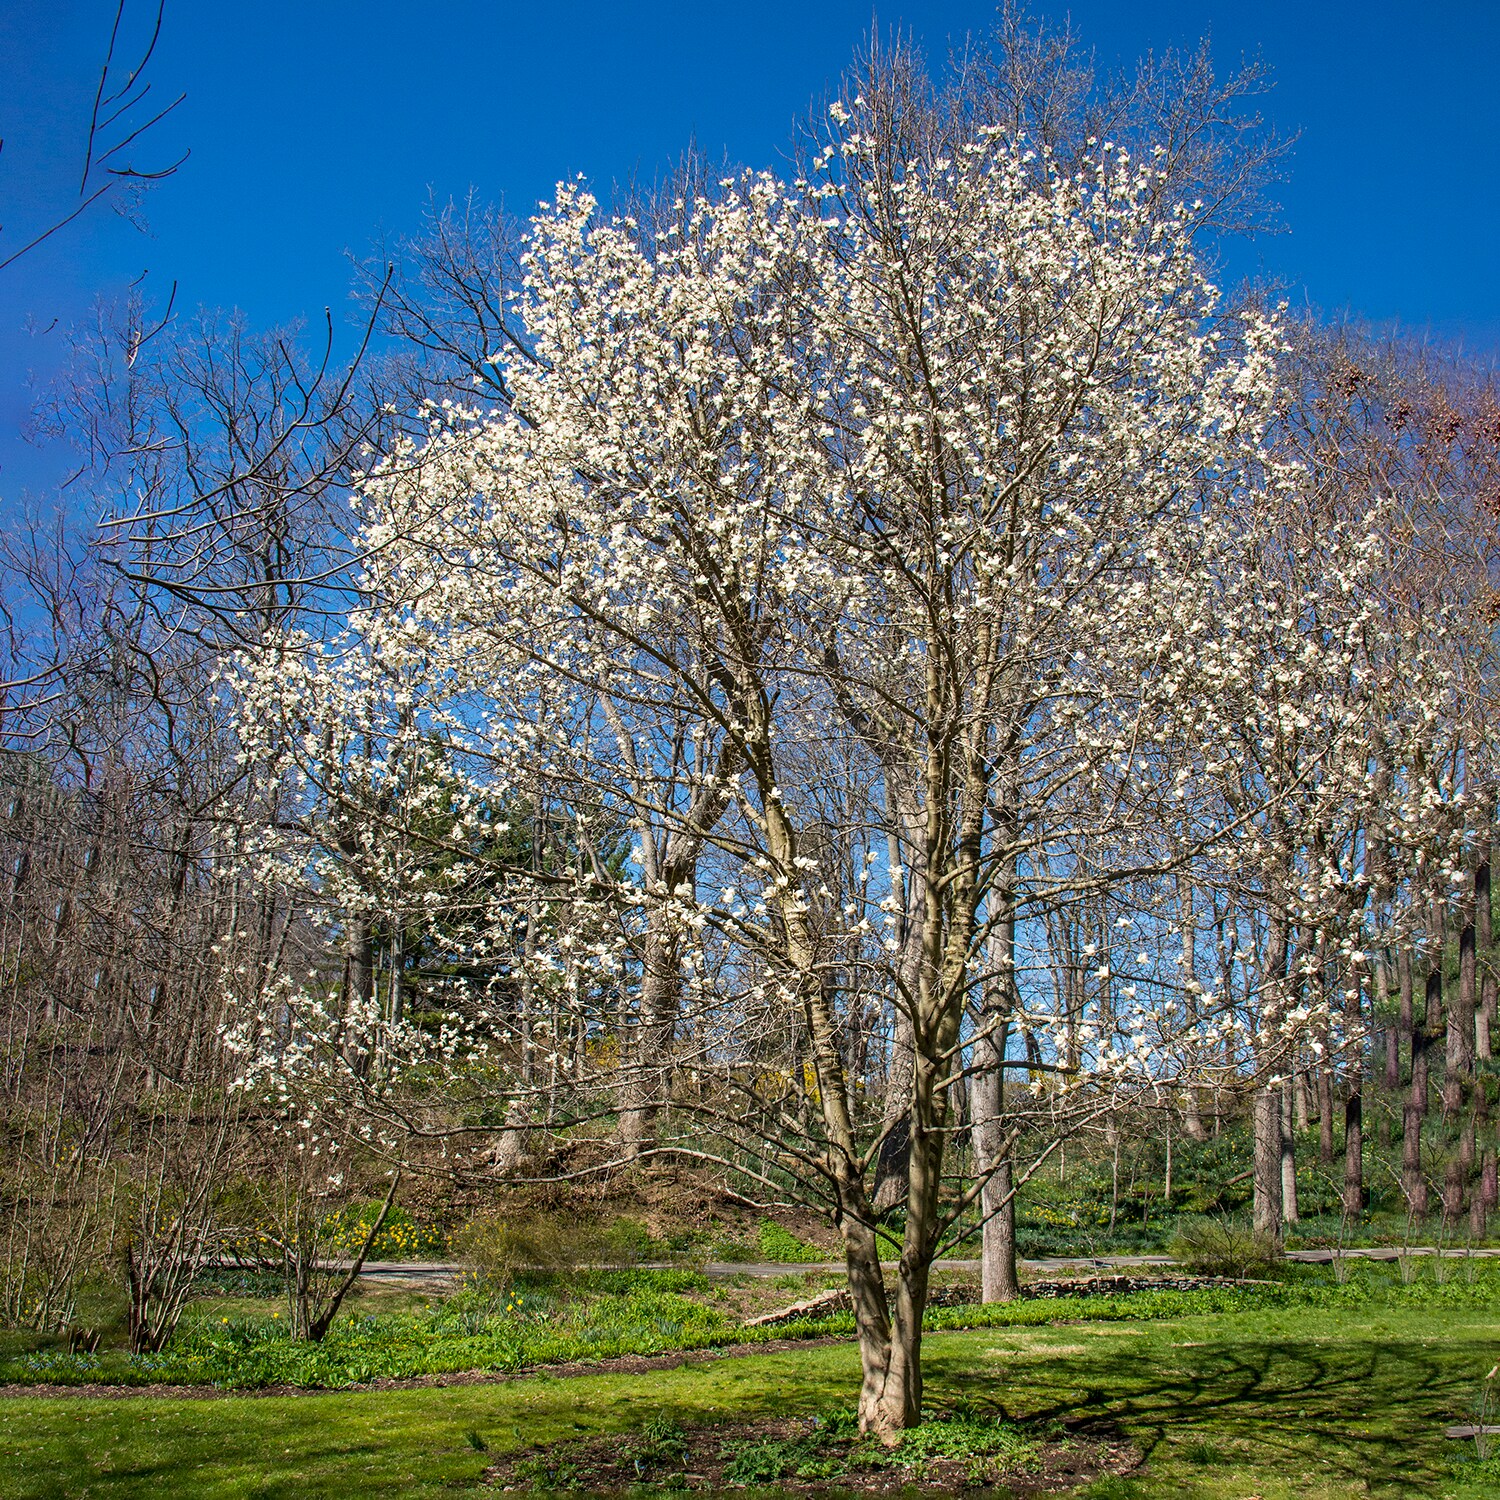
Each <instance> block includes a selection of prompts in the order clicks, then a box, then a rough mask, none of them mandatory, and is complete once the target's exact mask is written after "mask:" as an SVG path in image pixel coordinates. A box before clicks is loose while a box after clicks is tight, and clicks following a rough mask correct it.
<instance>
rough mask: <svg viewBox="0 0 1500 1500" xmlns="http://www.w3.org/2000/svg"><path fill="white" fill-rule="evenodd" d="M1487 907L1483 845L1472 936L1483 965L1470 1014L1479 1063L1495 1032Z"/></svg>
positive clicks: (1487, 870) (1485, 1059) (1487, 854)
mask: <svg viewBox="0 0 1500 1500" xmlns="http://www.w3.org/2000/svg"><path fill="white" fill-rule="evenodd" d="M1490 910H1491V908H1490V851H1489V846H1488V845H1486V846H1485V851H1484V858H1483V859H1481V860H1480V862H1479V866H1478V868H1477V869H1476V870H1475V871H1474V939H1475V946H1476V948H1477V949H1478V953H1477V957H1478V959H1479V962H1480V964H1481V965H1482V967H1483V977H1482V979H1481V981H1480V998H1479V1008H1478V1010H1477V1011H1476V1012H1475V1013H1474V1054H1475V1056H1476V1057H1478V1058H1479V1060H1480V1061H1481V1062H1488V1061H1489V1060H1490V1057H1491V1055H1492V1053H1491V1050H1490V1049H1491V1046H1492V1039H1493V1037H1494V1033H1495V975H1494V970H1493V968H1492V967H1491V965H1492V962H1493V957H1492V954H1491V952H1490V949H1491V946H1492V936H1491V923H1490Z"/></svg>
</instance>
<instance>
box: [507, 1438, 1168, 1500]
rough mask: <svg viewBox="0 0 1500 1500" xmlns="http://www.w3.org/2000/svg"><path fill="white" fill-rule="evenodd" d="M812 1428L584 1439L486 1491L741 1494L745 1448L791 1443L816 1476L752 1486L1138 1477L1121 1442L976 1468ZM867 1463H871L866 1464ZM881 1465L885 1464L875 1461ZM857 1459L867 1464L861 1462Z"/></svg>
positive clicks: (531, 1453)
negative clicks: (732, 1471) (888, 1450)
mask: <svg viewBox="0 0 1500 1500" xmlns="http://www.w3.org/2000/svg"><path fill="white" fill-rule="evenodd" d="M818 1431H819V1427H818V1423H817V1422H816V1421H815V1420H814V1419H811V1418H806V1419H796V1420H780V1421H762V1422H755V1423H747V1422H733V1423H731V1422H726V1423H719V1424H715V1425H713V1426H704V1427H688V1428H681V1429H678V1432H677V1435H676V1436H675V1437H674V1438H673V1439H671V1440H669V1441H667V1442H666V1443H663V1442H662V1441H661V1440H660V1439H659V1438H657V1439H653V1438H651V1437H649V1436H647V1435H645V1434H639V1435H636V1436H634V1437H629V1438H625V1439H623V1440H622V1439H621V1437H620V1436H619V1435H615V1436H613V1437H600V1438H588V1439H583V1440H579V1441H575V1442H570V1443H561V1444H557V1445H555V1446H553V1447H551V1448H530V1449H526V1450H524V1451H522V1452H518V1453H513V1454H508V1455H507V1456H506V1457H505V1458H504V1459H503V1460H502V1461H501V1462H499V1463H496V1464H493V1465H492V1466H491V1467H490V1468H488V1469H487V1470H485V1475H484V1478H485V1482H486V1483H487V1484H489V1485H491V1486H493V1487H494V1488H496V1489H498V1490H502V1491H506V1490H509V1491H516V1492H521V1493H525V1492H530V1491H537V1490H541V1491H563V1492H570V1491H571V1492H573V1493H575V1494H579V1493H581V1494H586V1495H597V1496H611V1495H622V1494H626V1493H630V1492H633V1493H635V1494H637V1495H638V1494H640V1493H642V1490H643V1488H647V1487H649V1490H648V1492H650V1493H657V1492H664V1491H671V1490H676V1491H686V1492H699V1493H709V1494H721V1493H724V1492H726V1491H733V1490H734V1489H736V1488H739V1487H743V1484H744V1481H741V1483H740V1484H738V1485H737V1484H736V1479H735V1476H733V1475H728V1474H726V1470H728V1469H729V1468H730V1466H731V1465H732V1464H733V1463H734V1462H735V1460H736V1458H737V1457H739V1456H740V1455H741V1454H742V1453H743V1452H744V1450H745V1449H747V1448H751V1447H757V1446H759V1445H763V1444H767V1443H772V1442H780V1443H795V1444H797V1445H798V1451H799V1452H800V1453H801V1454H802V1455H804V1457H803V1459H802V1466H803V1467H806V1466H807V1465H808V1462H809V1460H810V1461H811V1464H812V1466H814V1467H817V1468H819V1469H821V1470H822V1472H819V1473H817V1474H816V1475H811V1474H804V1476H803V1477H799V1476H798V1475H797V1473H796V1471H795V1466H796V1465H797V1460H796V1459H793V1460H791V1462H789V1464H788V1467H787V1469H786V1470H785V1471H784V1472H783V1473H782V1474H781V1475H780V1476H779V1477H776V1478H772V1477H771V1476H770V1475H769V1474H768V1473H767V1474H763V1475H760V1476H757V1478H756V1480H755V1481H754V1483H755V1485H756V1486H758V1487H761V1486H766V1485H774V1486H775V1487H776V1489H777V1490H778V1491H784V1492H787V1493H793V1494H818V1493H825V1492H827V1491H829V1490H833V1491H836V1492H837V1493H839V1494H849V1495H891V1494H898V1493H900V1492H902V1491H906V1492H908V1493H910V1490H911V1487H912V1486H920V1488H921V1493H922V1494H923V1495H965V1496H981V1495H989V1494H994V1493H995V1492H996V1491H997V1490H998V1491H999V1492H1000V1493H1002V1494H1004V1495H1007V1496H1014V1497H1016V1500H1022V1497H1028V1496H1040V1495H1048V1494H1057V1493H1059V1492H1061V1491H1069V1490H1075V1489H1077V1488H1079V1487H1080V1486H1083V1485H1086V1484H1090V1483H1092V1482H1093V1481H1094V1480H1096V1479H1099V1478H1102V1477H1103V1476H1105V1475H1107V1474H1135V1473H1139V1472H1141V1457H1140V1454H1139V1453H1138V1452H1137V1451H1136V1450H1135V1449H1134V1448H1132V1447H1130V1446H1129V1445H1128V1444H1126V1443H1120V1442H1107V1441H1103V1440H1100V1439H1098V1438H1088V1437H1073V1436H1066V1437H1062V1438H1057V1439H1053V1440H1051V1441H1047V1442H1041V1443H1039V1445H1038V1447H1037V1449H1036V1452H1035V1455H1034V1457H1032V1458H1031V1459H1028V1460H1026V1461H1025V1462H1023V1463H1020V1464H1015V1463H1010V1464H1007V1463H1006V1461H1005V1460H1004V1459H1002V1458H998V1457H994V1456H990V1457H980V1458H976V1459H973V1460H954V1459H943V1458H936V1459H927V1460H925V1461H920V1462H918V1463H916V1464H903V1463H901V1462H900V1461H899V1454H895V1455H883V1453H882V1450H879V1449H878V1448H876V1447H875V1446H874V1445H873V1444H870V1443H867V1442H860V1441H857V1440H856V1441H853V1442H851V1441H850V1440H848V1439H842V1440H840V1439H828V1440H826V1441H823V1442H821V1443H820V1442H818V1440H817V1439H818ZM872 1455H873V1457H874V1462H870V1461H869V1460H870V1457H871V1456H872ZM882 1457H884V1461H881V1459H882ZM862 1460H864V1461H862Z"/></svg>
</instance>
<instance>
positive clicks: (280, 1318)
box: [0, 1260, 1500, 1389]
mask: <svg viewBox="0 0 1500 1500" xmlns="http://www.w3.org/2000/svg"><path fill="white" fill-rule="evenodd" d="M707 1289H708V1282H707V1280H706V1278H704V1277H703V1276H701V1275H699V1274H697V1273H694V1272H692V1271H687V1270H670V1271H600V1272H593V1273H589V1274H587V1275H584V1276H581V1277H577V1278H571V1279H570V1281H569V1283H568V1285H567V1286H566V1287H564V1286H561V1285H559V1284H558V1282H556V1281H553V1280H549V1279H545V1278H541V1279H538V1280H537V1281H536V1282H534V1283H522V1282H513V1283H511V1284H509V1285H508V1286H505V1287H503V1288H494V1287H492V1286H491V1285H489V1284H487V1283H485V1282H482V1281H476V1280H471V1281H469V1282H468V1283H467V1284H466V1285H465V1286H464V1287H463V1288H462V1289H461V1290H460V1291H459V1292H457V1293H456V1294H454V1295H452V1296H450V1297H448V1298H446V1299H444V1300H443V1301H441V1302H438V1303H435V1304H433V1305H432V1306H430V1307H426V1308H420V1309H417V1310H413V1311H405V1312H384V1313H374V1314H371V1315H368V1316H357V1315H355V1316H347V1317H344V1318H342V1319H340V1320H339V1321H338V1322H336V1323H335V1324H334V1326H333V1328H332V1329H331V1330H330V1332H329V1334H328V1336H327V1338H326V1339H324V1340H323V1342H322V1343H320V1344H311V1343H307V1342H304V1341H299V1340H297V1339H295V1338H293V1337H292V1336H291V1332H290V1330H289V1329H288V1327H287V1323H286V1318H285V1316H284V1314H283V1313H282V1312H281V1311H280V1310H279V1309H278V1308H275V1307H271V1308H269V1309H268V1310H267V1311H266V1312H264V1313H262V1312H259V1311H246V1310H245V1309H244V1304H243V1302H241V1303H236V1304H234V1307H233V1310H231V1311H223V1312H221V1311H218V1310H217V1308H218V1306H219V1305H218V1304H215V1303H212V1302H205V1303H203V1304H200V1305H199V1306H198V1307H197V1308H195V1309H194V1310H193V1313H192V1315H190V1316H189V1317H187V1318H185V1319H184V1321H183V1323H182V1325H181V1328H180V1329H179V1331H178V1333H177V1335H176V1337H175V1338H174V1339H173V1340H172V1342H171V1343H170V1344H169V1345H168V1346H167V1348H166V1349H164V1350H163V1351H161V1352H160V1353H158V1354H137V1355H132V1354H127V1353H125V1352H124V1351H117V1350H102V1351H99V1352H94V1353H90V1352H87V1351H70V1350H67V1349H62V1348H52V1349H46V1348H41V1349H36V1348H33V1349H27V1350H19V1351H14V1352H11V1353H9V1354H8V1355H7V1356H6V1357H3V1358H0V1382H8V1383H16V1384H44V1383H51V1384H60V1385H78V1384H89V1383H107V1384H120V1385H146V1384H157V1383H161V1384H172V1385H213V1386H217V1387H220V1388H223V1389H258V1388H264V1387H267V1386H277V1385H290V1386H298V1387H305V1388H329V1389H336V1388H341V1387H348V1386H356V1385H363V1384H367V1383H369V1382H371V1381H376V1380H382V1379H410V1378H412V1377H418V1376H423V1375H437V1374H448V1373H453V1372H457V1371H463V1370H484V1371H512V1370H519V1369H524V1368H527V1367H531V1366H537V1365H546V1364H558V1363H566V1362H574V1361H597V1360H604V1359H610V1358H613V1357H617V1356H620V1355H653V1354H664V1353H669V1352H672V1351H678V1350H693V1349H709V1348H721V1347H725V1346H728V1345H731V1344H737V1343H744V1342H759V1341H764V1340H769V1339H784V1338H817V1337H848V1336H850V1335H852V1333H853V1319H852V1317H851V1316H850V1314H848V1313H836V1314H832V1315H826V1316H821V1317H817V1318H806V1319H802V1320H799V1321H796V1322H792V1323H782V1324H778V1325H776V1326H775V1327H773V1328H769V1329H747V1328H744V1327H743V1326H742V1325H740V1324H739V1323H738V1322H736V1321H735V1320H734V1319H733V1318H732V1317H730V1316H729V1315H728V1314H727V1313H726V1312H724V1311H723V1310H722V1309H720V1308H717V1307H714V1306H710V1305H707V1304H705V1303H704V1302H703V1301H700V1300H697V1298H695V1296H693V1295H691V1294H693V1293H702V1292H704V1291H706V1290H707ZM1380 1307H1405V1308H1422V1307H1428V1308H1433V1309H1445V1310H1456V1311H1461V1310H1471V1311H1487V1310H1496V1311H1500V1266H1497V1265H1496V1264H1494V1263H1492V1262H1488V1261H1478V1260H1466V1261H1457V1262H1450V1263H1448V1264H1446V1265H1445V1266H1442V1267H1435V1266H1432V1265H1429V1266H1427V1267H1425V1268H1424V1269H1423V1270H1422V1271H1421V1272H1420V1274H1417V1275H1416V1276H1415V1277H1414V1278H1413V1279H1411V1280H1410V1281H1406V1280H1403V1279H1402V1273H1401V1270H1400V1268H1398V1267H1395V1266H1386V1265H1378V1264H1363V1265H1360V1266H1358V1267H1354V1268H1351V1269H1350V1271H1349V1273H1348V1275H1347V1279H1345V1280H1344V1281H1343V1282H1339V1281H1337V1280H1336V1279H1335V1278H1334V1277H1332V1276H1331V1275H1329V1274H1328V1273H1327V1272H1326V1271H1325V1270H1323V1269H1322V1268H1316V1269H1312V1268H1309V1269H1300V1268H1299V1269H1298V1270H1297V1271H1290V1270H1289V1272H1288V1274H1287V1276H1286V1277H1285V1278H1284V1279H1280V1280H1274V1281H1267V1282H1261V1283H1255V1284H1250V1285H1239V1286H1236V1285H1225V1286H1216V1287H1204V1288H1199V1289H1195V1290H1178V1289H1173V1288H1162V1289H1155V1290H1146V1291H1138V1292H1130V1293H1122V1294H1118V1295H1109V1296H1075V1297H1048V1298H1036V1299H1023V1300H1021V1301H1018V1302H1012V1303H994V1304H988V1305H980V1304H969V1305H958V1306H951V1307H938V1308H931V1309H929V1311H928V1313H927V1318H926V1327H927V1328H928V1329H929V1330H932V1331H938V1330H943V1329H960V1328H988V1327H994V1328H1000V1327H1026V1326H1038V1325H1041V1324H1045V1323H1052V1322H1071V1321H1078V1322H1120V1321H1159V1320H1161V1319H1167V1318H1177V1317H1187V1316H1198V1315H1205V1314H1216V1313H1242V1312H1252V1311H1255V1310H1257V1309H1265V1310H1271V1309H1278V1308H1309V1309H1328V1310H1350V1311H1353V1310H1358V1309H1365V1308H1380Z"/></svg>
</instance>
